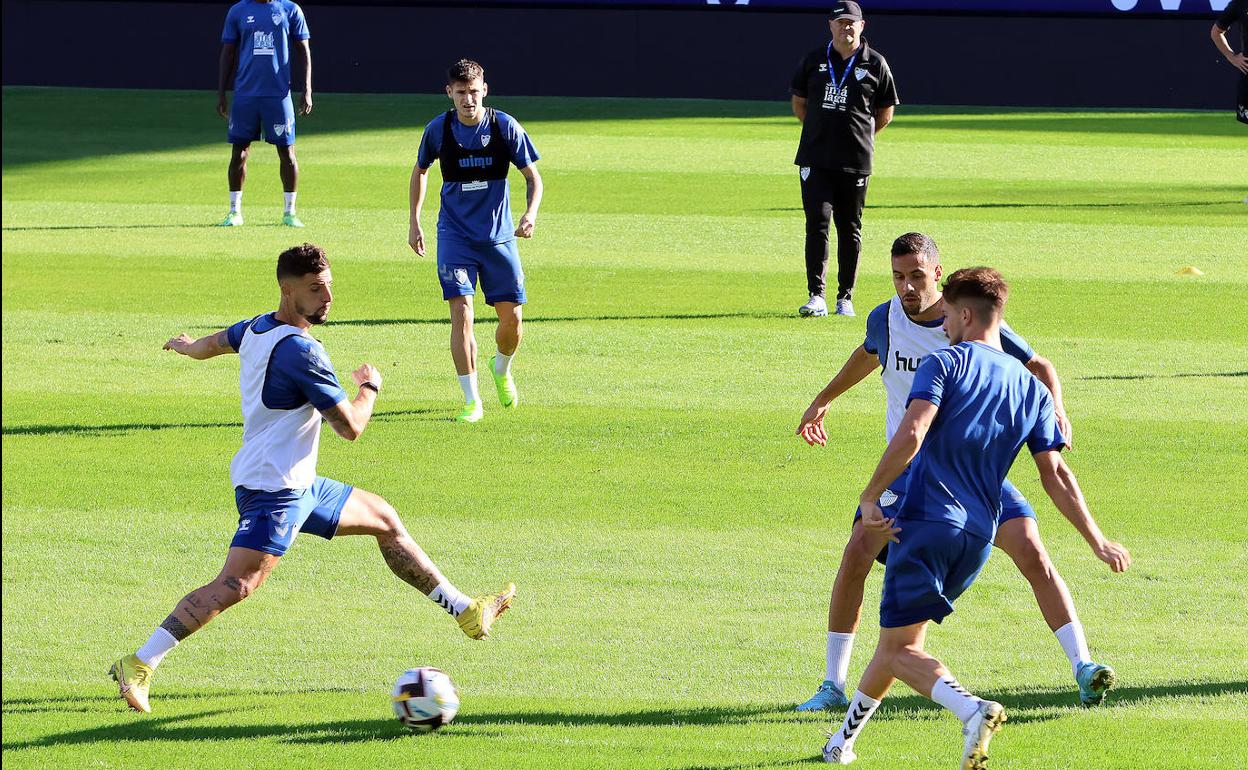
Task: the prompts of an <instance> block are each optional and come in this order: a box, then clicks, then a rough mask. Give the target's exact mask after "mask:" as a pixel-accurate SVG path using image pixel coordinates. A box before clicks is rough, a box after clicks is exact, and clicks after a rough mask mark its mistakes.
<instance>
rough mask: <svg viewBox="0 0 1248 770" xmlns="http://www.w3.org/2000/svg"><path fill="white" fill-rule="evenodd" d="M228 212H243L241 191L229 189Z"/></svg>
mask: <svg viewBox="0 0 1248 770" xmlns="http://www.w3.org/2000/svg"><path fill="white" fill-rule="evenodd" d="M230 213H232V214H241V213H243V191H242V190H230Z"/></svg>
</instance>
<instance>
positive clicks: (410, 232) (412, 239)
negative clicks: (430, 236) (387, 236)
mask: <svg viewBox="0 0 1248 770" xmlns="http://www.w3.org/2000/svg"><path fill="white" fill-rule="evenodd" d="M407 245H408V246H411V247H412V251H414V252H416V253H417V254H418V255H420V256H422V257H423V256H425V231H424V230H421V229H420V223H419V222H412V225H411V227H409V228H407Z"/></svg>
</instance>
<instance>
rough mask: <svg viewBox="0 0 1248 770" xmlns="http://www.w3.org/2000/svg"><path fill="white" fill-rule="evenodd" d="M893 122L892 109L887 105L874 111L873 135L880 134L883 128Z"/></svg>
mask: <svg viewBox="0 0 1248 770" xmlns="http://www.w3.org/2000/svg"><path fill="white" fill-rule="evenodd" d="M892 122H893V107H892V105H889V106H888V107H884V108H882V109H878V110H876V111H875V133H877V134H878V133H880V132H881V131H883V130H884V127H885V126H887V125H888V124H889V123H892Z"/></svg>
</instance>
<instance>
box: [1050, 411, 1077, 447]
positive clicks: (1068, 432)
mask: <svg viewBox="0 0 1248 770" xmlns="http://www.w3.org/2000/svg"><path fill="white" fill-rule="evenodd" d="M1054 417H1055V418H1057V429H1058V430H1060V431H1061V432H1062V435H1063V436H1065V437H1066V448H1067V449H1074V448H1075V429H1074V427H1073V426H1072V425H1071V424H1070V418H1069V417H1067V416H1066V413H1065V412H1058V413H1057V414H1055V415H1054Z"/></svg>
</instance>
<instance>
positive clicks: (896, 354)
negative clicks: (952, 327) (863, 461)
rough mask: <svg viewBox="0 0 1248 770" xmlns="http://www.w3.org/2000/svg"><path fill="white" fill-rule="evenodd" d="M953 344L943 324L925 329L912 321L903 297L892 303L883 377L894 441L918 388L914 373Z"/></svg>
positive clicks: (887, 421)
mask: <svg viewBox="0 0 1248 770" xmlns="http://www.w3.org/2000/svg"><path fill="white" fill-rule="evenodd" d="M948 345H949V338H948V337H946V336H945V330H944V327H943V326H942V325H939V324H938V325H936V326H924V325H922V324H920V323H918V322H916V321H912V320H910V316H908V315H906V311H905V309H904V308H903V307H902V306H901V297H893V298H892V299H891V300H889V303H888V349H887V350H886V351H884V353H885V355H886V357H885V358H884V368H883V371H882V372H881V374H880V376H881V378H882V379H883V380H884V391H885V392H886V393H887V394H888V395H887V397H888V411H887V413H886V414H885V417H884V436H885V438H887V439H889V440H890V441H891V440H892V438H893V434H894V433H896V432H897V428H898V427H900V425H901V418H902V417H904V416H905V414H906V400H907V399H908V398H909V397H910V388H911V387H913V385H914V372H915V370H917V369H918V368H919V362H920V361H922V360H923V357H924V356H926V355H927V354H929V353H931V352H933V351H935V350H939V349H940V348H943V347H946V346H948Z"/></svg>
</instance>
